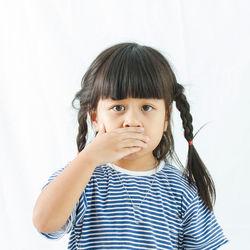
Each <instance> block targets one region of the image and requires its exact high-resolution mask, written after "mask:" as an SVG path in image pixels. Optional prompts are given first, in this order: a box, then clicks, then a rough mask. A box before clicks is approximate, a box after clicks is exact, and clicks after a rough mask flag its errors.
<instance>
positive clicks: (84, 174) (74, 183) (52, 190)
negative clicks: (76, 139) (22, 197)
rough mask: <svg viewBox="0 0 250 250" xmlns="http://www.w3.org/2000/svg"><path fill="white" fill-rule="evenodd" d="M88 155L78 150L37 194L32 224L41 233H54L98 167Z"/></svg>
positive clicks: (63, 222) (65, 219)
mask: <svg viewBox="0 0 250 250" xmlns="http://www.w3.org/2000/svg"><path fill="white" fill-rule="evenodd" d="M88 155H89V154H87V153H86V150H83V151H81V153H80V154H79V155H78V156H77V157H76V158H75V159H74V160H73V161H72V162H71V163H70V165H69V166H67V167H66V168H65V169H64V170H63V171H62V173H60V174H59V175H58V176H57V177H56V178H55V179H54V180H53V181H52V182H51V183H50V184H49V185H48V186H47V187H46V188H45V189H44V190H43V191H42V192H41V194H40V195H39V197H38V199H37V201H36V204H35V207H34V210H33V224H34V226H35V227H36V228H37V230H39V231H40V232H43V233H52V232H55V231H57V230H58V229H60V228H61V227H62V226H63V225H64V224H65V223H66V221H67V219H68V218H69V216H70V214H71V212H72V211H73V209H74V207H75V205H76V203H77V201H78V200H79V198H80V196H81V194H82V192H83V190H84V188H85V187H86V185H87V184H88V182H89V180H90V178H91V176H92V173H93V171H94V170H95V167H96V166H97V164H96V163H95V161H93V160H92V159H90V158H89V157H88Z"/></svg>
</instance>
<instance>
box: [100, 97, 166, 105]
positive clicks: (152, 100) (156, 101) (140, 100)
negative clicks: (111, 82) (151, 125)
mask: <svg viewBox="0 0 250 250" xmlns="http://www.w3.org/2000/svg"><path fill="white" fill-rule="evenodd" d="M114 102H126V103H130V102H136V103H144V102H149V103H152V104H156V105H157V104H161V103H164V100H163V99H155V98H126V99H121V100H114V99H111V98H107V99H100V100H99V103H100V104H101V103H102V104H104V105H105V104H107V105H108V104H112V103H114Z"/></svg>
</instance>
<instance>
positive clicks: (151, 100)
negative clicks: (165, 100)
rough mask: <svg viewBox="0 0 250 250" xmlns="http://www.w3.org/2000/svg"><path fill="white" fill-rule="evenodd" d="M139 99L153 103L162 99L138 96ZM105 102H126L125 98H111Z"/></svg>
mask: <svg viewBox="0 0 250 250" xmlns="http://www.w3.org/2000/svg"><path fill="white" fill-rule="evenodd" d="M138 99H140V100H141V102H147V103H152V104H153V103H154V104H156V103H157V100H160V99H153V98H146V99H142V98H138ZM105 102H107V103H113V102H125V100H124V99H121V100H113V99H111V100H105Z"/></svg>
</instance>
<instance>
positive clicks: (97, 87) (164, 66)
mask: <svg viewBox="0 0 250 250" xmlns="http://www.w3.org/2000/svg"><path fill="white" fill-rule="evenodd" d="M129 97H131V98H156V99H164V101H165V107H166V113H167V118H168V120H169V121H170V119H171V112H169V110H170V105H171V104H172V103H173V101H175V102H176V107H177V109H178V110H179V111H180V116H181V119H182V123H183V128H184V136H185V138H186V140H187V141H188V142H189V141H192V140H193V138H194V136H193V126H192V116H191V114H190V106H189V103H188V102H187V99H186V96H185V95H184V87H183V86H182V85H181V84H179V83H177V81H176V77H175V75H174V73H173V71H172V69H171V67H170V64H169V62H168V61H167V60H166V58H165V57H164V56H163V55H162V54H161V53H160V52H159V51H157V50H156V49H153V48H151V47H148V46H142V45H139V44H137V43H120V44H116V45H114V46H112V47H109V48H107V49H106V50H104V51H103V52H101V53H100V54H99V55H98V56H97V58H96V59H95V60H94V61H93V62H92V64H91V65H90V66H89V68H88V70H87V71H86V73H85V74H84V76H83V78H82V82H81V89H80V90H79V91H78V92H77V93H76V95H75V97H74V99H73V101H72V106H73V108H75V109H77V108H76V107H75V106H74V101H75V100H79V102H80V108H79V112H78V123H79V127H78V135H77V139H76V141H77V147H78V151H79V152H80V151H81V150H83V149H84V147H85V146H86V141H87V134H88V125H87V117H88V112H90V111H93V110H96V109H97V104H98V101H99V99H100V98H102V99H105V98H112V99H114V100H121V99H125V98H129ZM153 155H154V157H155V158H156V160H158V161H160V160H164V161H165V162H166V161H167V159H174V156H175V155H176V154H175V152H174V139H173V136H172V131H171V124H170V123H169V124H168V127H167V131H165V132H163V135H162V138H161V141H160V143H159V145H158V146H157V147H156V148H155V149H154V151H153ZM177 158H178V157H177ZM178 162H179V163H180V161H178ZM180 165H181V166H182V164H181V163H180ZM182 167H183V166H182ZM183 175H185V176H186V177H187V178H188V182H189V184H190V185H196V186H197V189H198V193H199V195H200V197H201V198H202V200H203V201H204V202H205V204H206V205H207V206H208V208H209V209H210V210H213V203H214V202H215V196H216V193H215V186H214V183H213V180H212V178H211V176H210V174H209V172H208V170H207V168H206V167H205V165H204V163H203V162H202V160H201V159H200V157H199V155H198V153H197V151H196V149H195V147H194V145H189V149H188V159H187V166H186V168H184V171H183Z"/></svg>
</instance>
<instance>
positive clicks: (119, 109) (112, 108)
mask: <svg viewBox="0 0 250 250" xmlns="http://www.w3.org/2000/svg"><path fill="white" fill-rule="evenodd" d="M115 107H124V106H122V105H115V106H114V107H113V108H112V109H114V108H115ZM115 111H121V110H120V108H118V110H115Z"/></svg>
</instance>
